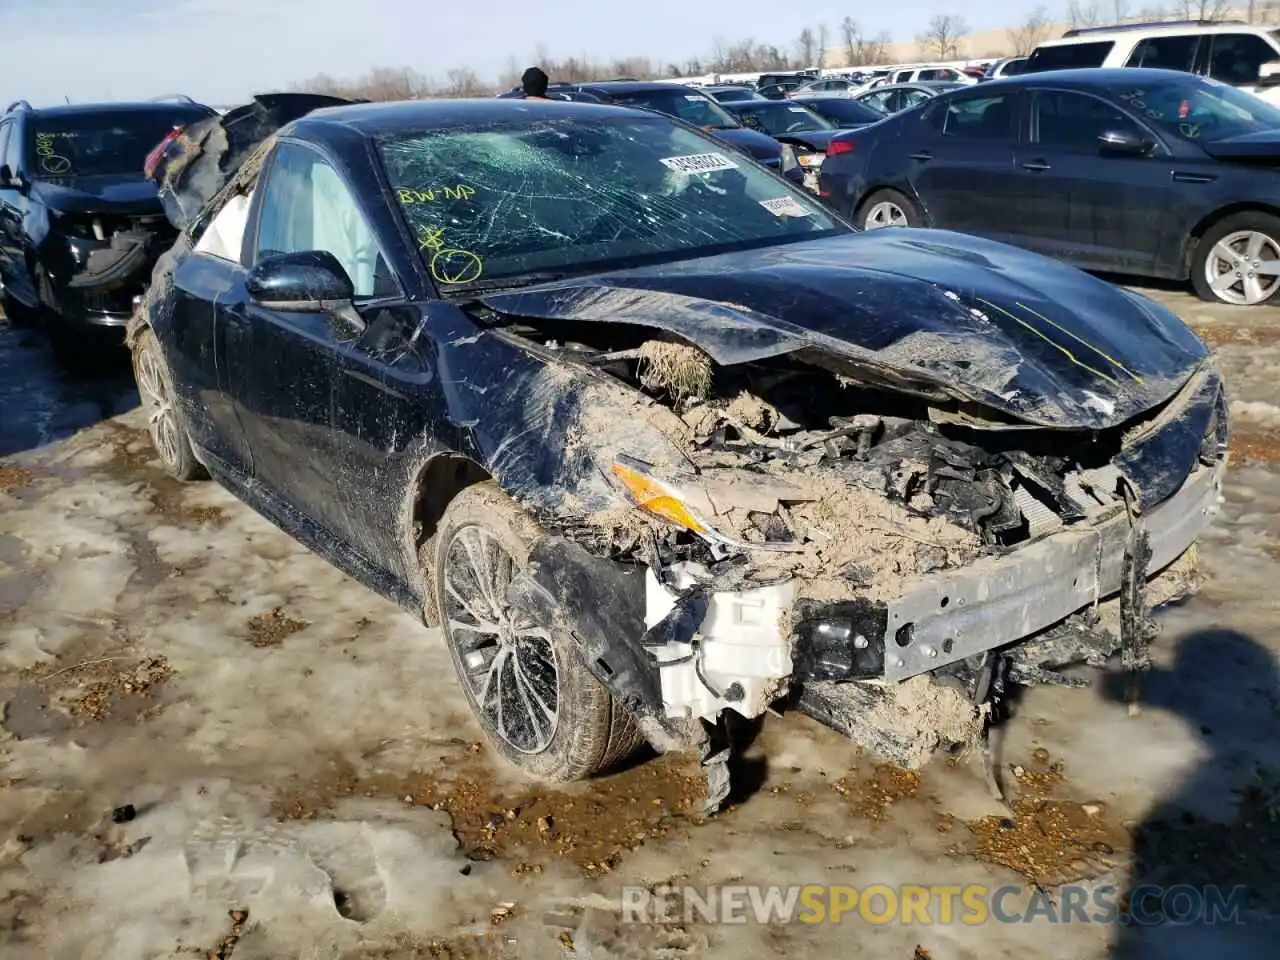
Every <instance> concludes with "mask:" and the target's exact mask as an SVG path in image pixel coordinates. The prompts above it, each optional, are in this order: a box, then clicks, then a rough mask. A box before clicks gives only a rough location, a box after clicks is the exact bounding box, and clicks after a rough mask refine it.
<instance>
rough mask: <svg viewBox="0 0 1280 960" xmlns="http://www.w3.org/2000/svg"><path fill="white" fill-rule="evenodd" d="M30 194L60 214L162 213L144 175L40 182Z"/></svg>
mask: <svg viewBox="0 0 1280 960" xmlns="http://www.w3.org/2000/svg"><path fill="white" fill-rule="evenodd" d="M31 190H32V192H33V193H34V194H36V195H37V196H38V197H39V198H40V200H42V201H43V202H44V203H45V204H46V205H47V206H48V207H49V208H50V209H52V210H57V211H59V212H61V213H141V214H146V213H159V212H160V200H159V198H158V197H157V196H156V187H155V184H153V183H148V182H147V181H146V179H145V178H144V177H143V176H142V172H141V171H138V172H137V173H136V174H135V173H122V174H103V175H100V176H93V177H74V178H69V179H60V180H38V181H36V182H35V183H34V184H32V187H31Z"/></svg>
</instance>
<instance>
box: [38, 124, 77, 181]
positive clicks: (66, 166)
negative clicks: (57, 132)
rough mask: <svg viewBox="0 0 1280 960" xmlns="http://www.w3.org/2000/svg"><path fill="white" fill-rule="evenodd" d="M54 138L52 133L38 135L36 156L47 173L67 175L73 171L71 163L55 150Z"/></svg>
mask: <svg viewBox="0 0 1280 960" xmlns="http://www.w3.org/2000/svg"><path fill="white" fill-rule="evenodd" d="M53 136H54V135H53V134H51V133H37V134H36V155H37V156H38V157H39V158H40V166H41V168H42V169H43V170H44V171H45V173H52V174H54V175H57V174H59V173H66V172H67V171H68V170H70V169H71V161H70V160H68V159H67V158H66V157H64V156H61V155H60V154H58V153H57V152H56V151H55V150H54V147H53Z"/></svg>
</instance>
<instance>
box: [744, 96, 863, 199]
mask: <svg viewBox="0 0 1280 960" xmlns="http://www.w3.org/2000/svg"><path fill="white" fill-rule="evenodd" d="M724 107H725V109H726V110H728V111H729V112H730V113H732V114H733V115H734V116H736V117H737V118H738V119H739V120H741V121H742V123H743V125H745V126H748V127H750V128H751V129H752V130H759V131H760V132H761V133H767V134H768V135H769V136H771V137H773V138H774V139H775V140H778V141H781V142H782V143H785V144H788V145H789V146H791V147H794V148H795V151H796V159H797V160H798V161H799V162H800V166H801V167H802V168H803V169H804V170H805V171H806V172H808V173H816V172H817V170H818V168H819V167H821V166H822V160H823V158H824V157H825V156H826V152H827V144H828V143H830V142H831V138H832V137H834V136H835V135H836V134H837V133H839V132H840V131H839V130H838V129H837V128H836V127H835V126H834V125H832V124H831V123H830V122H828V121H827V120H825V119H824V118H823V117H822V116H820V115H819V114H817V113H815V112H814V111H812V110H810V109H809V108H808V107H806V106H803V105H801V104H798V103H796V102H795V101H793V100H742V101H738V102H737V103H726V104H725V105H724ZM813 186H816V184H813Z"/></svg>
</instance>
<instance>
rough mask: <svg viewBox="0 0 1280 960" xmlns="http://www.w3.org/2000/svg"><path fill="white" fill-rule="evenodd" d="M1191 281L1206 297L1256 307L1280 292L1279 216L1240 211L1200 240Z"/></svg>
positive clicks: (1198, 294)
mask: <svg viewBox="0 0 1280 960" xmlns="http://www.w3.org/2000/svg"><path fill="white" fill-rule="evenodd" d="M1191 282H1192V285H1193V286H1194V287H1195V291H1196V295H1197V296H1198V297H1200V299H1202V300H1209V301H1216V302H1218V303H1230V304H1234V305H1236V306H1243V307H1254V306H1259V305H1261V304H1265V303H1270V302H1272V301H1274V300H1276V299H1277V296H1278V295H1280V217H1276V216H1273V215H1271V214H1269V213H1261V212H1256V213H1255V212H1252V211H1250V212H1246V213H1237V214H1235V215H1233V216H1230V217H1226V218H1224V219H1223V220H1222V221H1221V222H1219V223H1217V224H1215V225H1214V226H1213V227H1211V228H1210V229H1209V230H1208V231H1207V232H1206V233H1205V235H1204V236H1203V237H1201V238H1200V242H1199V243H1198V244H1196V249H1195V254H1194V256H1193V257H1192V262H1191Z"/></svg>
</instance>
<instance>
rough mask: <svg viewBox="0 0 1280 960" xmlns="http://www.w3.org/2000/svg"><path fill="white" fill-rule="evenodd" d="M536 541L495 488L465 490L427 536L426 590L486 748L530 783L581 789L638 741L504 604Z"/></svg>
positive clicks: (577, 670)
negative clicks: (574, 784) (573, 783)
mask: <svg viewBox="0 0 1280 960" xmlns="http://www.w3.org/2000/svg"><path fill="white" fill-rule="evenodd" d="M538 534H539V531H538V527H537V525H536V524H535V523H534V522H533V521H532V519H530V518H529V517H528V516H527V515H526V514H525V513H524V511H522V510H521V509H520V508H519V506H517V505H516V504H515V502H514V501H512V500H511V498H510V497H508V496H507V495H506V494H505V493H503V492H502V490H501V488H499V487H498V485H497V484H495V483H492V482H485V483H478V484H475V485H473V486H470V487H467V488H465V489H464V490H462V492H461V493H459V494H458V495H457V496H456V497H455V498H454V499H453V501H452V502H451V503H450V504H449V507H448V509H447V510H446V511H445V515H444V518H443V519H442V520H441V522H440V526H439V529H438V530H437V532H436V537H435V542H434V544H433V550H432V571H431V574H432V581H433V582H432V587H433V588H434V591H435V600H436V609H437V610H438V611H440V620H441V626H442V629H443V631H444V637H445V642H446V643H447V644H448V646H449V651H450V653H451V655H452V657H453V664H454V668H455V669H456V670H457V673H458V679H459V681H460V682H461V684H462V688H463V692H464V694H465V695H466V698H467V703H468V705H469V706H470V707H471V710H472V712H473V713H474V714H475V716H476V718H477V719H478V720H479V721H480V726H481V727H482V728H483V729H484V732H485V735H486V737H487V738H488V740H489V742H490V743H491V744H493V746H494V748H495V749H496V750H497V751H498V752H499V753H500V754H502V756H503V757H505V758H506V759H507V760H508V761H509V762H510V763H512V764H514V765H515V766H516V767H518V768H520V770H521V771H523V772H524V773H526V774H528V775H530V776H532V777H536V778H538V779H540V780H551V781H569V780H581V779H583V778H585V777H588V776H590V775H591V774H593V773H596V772H597V771H599V770H602V769H605V768H606V767H610V766H612V765H614V764H615V763H616V762H617V761H619V760H621V759H623V758H624V757H625V756H627V755H628V754H630V753H631V752H632V751H633V750H634V749H635V748H636V746H638V745H639V743H640V739H641V738H640V734H639V730H638V728H637V726H636V724H635V721H634V719H633V718H632V717H631V716H630V714H629V713H628V712H627V711H626V710H624V709H623V708H622V707H621V705H619V704H618V703H616V702H615V701H614V698H613V697H612V696H611V695H610V693H609V691H608V689H607V688H606V687H605V686H604V685H603V684H602V683H601V682H600V681H599V680H597V679H596V678H595V677H594V676H593V675H592V674H591V673H590V671H588V670H587V667H586V664H585V663H584V662H583V659H582V653H581V651H580V650H579V648H578V645H577V642H576V641H575V640H573V639H572V638H571V637H570V636H568V635H567V634H566V633H565V632H564V631H563V630H562V629H560V628H559V627H558V626H557V625H556V624H552V623H538V622H536V621H535V620H534V618H533V617H532V616H531V615H530V614H529V613H527V612H525V611H524V610H523V609H520V608H518V607H516V606H514V605H513V604H511V603H509V602H508V600H507V588H508V586H509V585H510V584H511V582H512V580H513V579H514V578H515V577H516V576H517V575H518V574H519V573H520V571H522V570H523V569H524V568H525V566H526V564H527V563H528V559H529V550H530V548H531V546H532V545H533V543H534V541H535V540H536V539H537V537H538Z"/></svg>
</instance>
